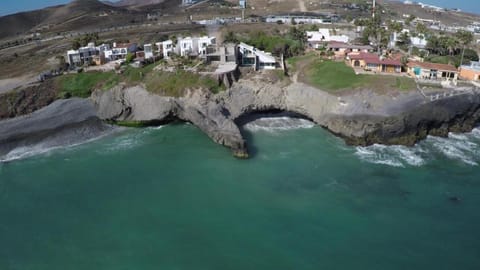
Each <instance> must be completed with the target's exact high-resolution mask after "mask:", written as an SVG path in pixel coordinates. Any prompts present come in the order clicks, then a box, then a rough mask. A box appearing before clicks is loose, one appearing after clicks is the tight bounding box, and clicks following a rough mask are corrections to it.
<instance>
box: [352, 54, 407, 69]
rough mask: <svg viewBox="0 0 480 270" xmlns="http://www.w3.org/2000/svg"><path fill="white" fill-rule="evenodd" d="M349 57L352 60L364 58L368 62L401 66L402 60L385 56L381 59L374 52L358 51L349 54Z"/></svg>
mask: <svg viewBox="0 0 480 270" xmlns="http://www.w3.org/2000/svg"><path fill="white" fill-rule="evenodd" d="M348 57H349V58H350V59H351V60H364V61H365V63H367V64H377V65H391V66H401V65H402V62H401V61H400V60H397V59H390V58H385V59H381V58H380V57H379V56H378V55H376V54H374V53H364V52H361V53H358V54H349V55H348Z"/></svg>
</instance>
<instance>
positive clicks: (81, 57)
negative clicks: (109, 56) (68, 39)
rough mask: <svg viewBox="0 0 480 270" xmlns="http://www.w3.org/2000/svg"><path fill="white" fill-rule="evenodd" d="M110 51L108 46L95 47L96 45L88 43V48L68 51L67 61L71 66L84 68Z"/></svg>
mask: <svg viewBox="0 0 480 270" xmlns="http://www.w3.org/2000/svg"><path fill="white" fill-rule="evenodd" d="M109 49H110V46H109V45H108V44H102V45H100V46H97V47H96V46H95V43H93V42H91V43H88V45H87V46H86V47H81V48H79V49H78V50H69V51H67V61H68V64H69V65H70V66H72V67H73V66H82V65H84V64H85V63H88V64H90V63H92V62H93V61H94V58H95V57H97V56H102V57H103V55H104V54H105V52H106V51H108V50H109Z"/></svg>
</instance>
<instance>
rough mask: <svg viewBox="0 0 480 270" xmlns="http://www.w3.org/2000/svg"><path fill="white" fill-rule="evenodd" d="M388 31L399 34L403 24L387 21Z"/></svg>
mask: <svg viewBox="0 0 480 270" xmlns="http://www.w3.org/2000/svg"><path fill="white" fill-rule="evenodd" d="M388 29H390V30H391V31H393V32H395V33H400V32H402V30H403V23H401V22H395V21H389V22H388Z"/></svg>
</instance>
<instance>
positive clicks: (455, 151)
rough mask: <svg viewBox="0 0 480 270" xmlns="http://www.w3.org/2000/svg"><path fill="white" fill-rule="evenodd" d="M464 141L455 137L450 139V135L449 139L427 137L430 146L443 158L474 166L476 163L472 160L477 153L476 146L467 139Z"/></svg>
mask: <svg viewBox="0 0 480 270" xmlns="http://www.w3.org/2000/svg"><path fill="white" fill-rule="evenodd" d="M455 138H457V139H455ZM464 139H465V140H464ZM464 139H463V138H461V139H460V138H459V137H455V136H454V137H451V135H450V136H449V138H439V137H429V141H431V142H432V146H433V147H434V148H435V149H436V150H437V151H440V153H441V154H443V155H444V156H445V157H447V158H449V159H454V160H460V161H462V162H463V163H466V164H468V165H472V166H476V165H478V163H477V162H476V161H475V160H474V159H475V154H476V152H477V151H478V145H477V144H475V143H472V142H470V141H468V138H467V137H465V138H464Z"/></svg>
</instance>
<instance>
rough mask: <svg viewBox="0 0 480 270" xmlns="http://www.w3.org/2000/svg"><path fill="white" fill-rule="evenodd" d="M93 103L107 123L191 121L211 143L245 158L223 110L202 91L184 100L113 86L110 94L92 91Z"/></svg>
mask: <svg viewBox="0 0 480 270" xmlns="http://www.w3.org/2000/svg"><path fill="white" fill-rule="evenodd" d="M92 100H93V102H94V104H95V107H96V109H97V113H98V116H99V117H100V118H102V119H104V120H110V121H117V122H118V121H128V122H132V121H133V122H141V123H144V124H161V123H165V122H170V121H172V120H175V119H180V120H182V121H187V122H191V123H192V124H194V125H195V126H197V127H198V128H200V129H201V130H202V131H203V132H205V133H206V134H207V135H208V136H209V137H210V138H211V139H212V140H213V141H215V142H216V143H219V144H221V145H224V146H226V147H229V148H230V149H232V150H233V152H234V155H235V156H237V157H247V153H246V146H245V141H244V140H243V137H242V136H241V134H240V130H239V129H238V127H237V125H236V124H235V123H234V121H233V120H232V119H231V118H230V117H229V113H228V111H227V110H225V108H223V107H222V106H219V104H218V103H217V102H216V101H215V100H214V99H212V98H211V97H210V95H209V94H208V93H207V92H203V91H201V90H198V91H192V92H191V93H189V94H187V96H186V97H183V98H171V97H162V96H158V95H154V94H151V93H149V92H147V91H146V90H145V89H143V88H142V87H140V86H137V87H131V88H125V87H124V86H119V87H116V88H115V89H112V90H110V91H106V92H105V91H95V92H94V93H93V94H92Z"/></svg>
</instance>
